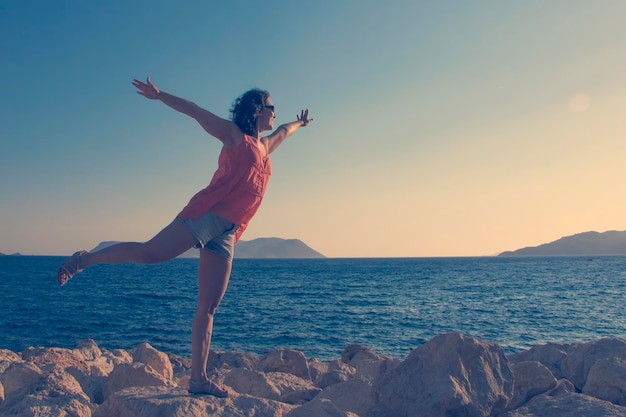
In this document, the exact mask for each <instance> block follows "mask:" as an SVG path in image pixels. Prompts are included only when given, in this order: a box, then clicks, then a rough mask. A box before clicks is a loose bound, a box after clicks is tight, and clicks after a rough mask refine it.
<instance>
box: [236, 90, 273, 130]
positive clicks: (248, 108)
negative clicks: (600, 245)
mask: <svg viewBox="0 0 626 417" xmlns="http://www.w3.org/2000/svg"><path fill="white" fill-rule="evenodd" d="M269 96H270V93H269V92H267V91H265V90H261V89H258V88H253V89H252V90H249V91H246V92H245V93H243V94H242V95H241V96H240V97H238V98H237V99H236V100H235V101H234V102H233V106H232V107H231V108H230V113H231V118H230V120H232V121H233V122H234V123H235V124H236V125H237V126H239V128H240V129H241V130H242V131H243V132H244V133H245V134H246V135H252V136H254V135H256V134H257V131H256V120H257V118H258V117H259V116H260V115H261V112H262V111H263V106H265V103H266V101H267V99H268V98H269Z"/></svg>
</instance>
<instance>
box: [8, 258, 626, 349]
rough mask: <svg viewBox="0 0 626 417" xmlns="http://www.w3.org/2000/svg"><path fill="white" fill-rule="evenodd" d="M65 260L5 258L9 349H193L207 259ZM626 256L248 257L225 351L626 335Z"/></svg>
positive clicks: (218, 344) (220, 334) (523, 342)
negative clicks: (62, 277) (67, 272)
mask: <svg viewBox="0 0 626 417" xmlns="http://www.w3.org/2000/svg"><path fill="white" fill-rule="evenodd" d="M63 260H64V258H59V257H12V256H11V257H9V256H4V257H0V294H1V295H0V297H1V298H0V300H1V306H0V308H1V314H0V349H10V350H13V351H21V350H22V349H24V348H25V347H27V346H58V347H68V348H73V347H74V346H75V344H76V342H78V341H80V340H83V339H87V338H91V339H94V340H95V341H96V342H97V343H98V345H100V346H101V347H105V348H108V349H114V348H121V349H131V348H134V347H136V346H137V345H138V344H139V343H141V342H143V341H147V342H149V343H150V344H152V345H153V346H154V347H156V348H157V349H159V350H163V351H166V352H172V353H175V354H179V355H183V356H189V355H190V332H191V322H192V319H193V314H194V310H195V302H196V298H195V297H196V277H197V276H196V273H197V260H193V259H176V260H173V261H170V262H167V263H164V264H161V265H99V266H96V267H93V268H90V269H88V270H86V271H85V272H83V273H82V274H80V275H77V276H76V277H75V278H74V279H72V280H71V281H70V282H69V283H68V284H67V285H66V286H65V287H58V286H57V284H56V278H55V274H56V270H57V268H58V265H59V264H60V262H61V261H63ZM625 301H626V257H593V258H589V257H555V258H495V257H489V258H432V259H428V258H412V259H312V260H252V259H238V260H235V264H234V269H233V273H232V276H231V281H230V285H229V288H228V291H227V293H226V296H225V298H224V300H223V302H222V304H221V306H220V308H219V310H218V314H217V316H216V321H215V328H214V335H213V346H212V347H213V349H217V350H238V351H245V352H252V353H257V354H263V353H265V352H267V351H268V350H270V349H273V348H278V347H285V348H291V349H297V350H301V351H303V352H304V353H305V355H306V356H307V357H317V358H319V359H320V360H330V359H337V358H339V357H340V356H341V351H342V350H343V348H344V347H345V346H346V345H348V344H350V343H358V344H362V345H365V346H368V347H370V348H372V349H373V350H374V351H376V352H377V353H380V354H385V355H391V356H394V357H398V358H403V357H404V356H406V355H407V354H408V353H409V352H410V350H411V349H413V348H415V347H418V346H420V345H421V344H423V343H424V342H425V341H427V340H429V339H430V338H432V337H434V336H436V335H438V334H441V333H445V332H451V331H458V332H463V333H465V334H468V335H471V336H474V337H478V338H481V339H484V340H488V341H490V342H494V343H497V344H499V345H501V346H503V347H504V348H505V350H506V351H507V352H513V351H519V350H522V349H527V348H529V347H531V346H532V345H535V344H540V343H544V342H548V341H552V342H560V343H571V342H575V341H589V340H595V339H598V338H600V337H605V336H606V337H626V314H625V310H624V306H625V304H626V303H625Z"/></svg>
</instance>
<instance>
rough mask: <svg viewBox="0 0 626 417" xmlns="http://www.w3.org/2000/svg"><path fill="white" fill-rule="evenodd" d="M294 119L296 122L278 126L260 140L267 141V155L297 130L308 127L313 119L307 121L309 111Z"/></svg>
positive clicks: (302, 112) (303, 111)
mask: <svg viewBox="0 0 626 417" xmlns="http://www.w3.org/2000/svg"><path fill="white" fill-rule="evenodd" d="M296 119H297V120H296V121H295V122H291V123H286V124H284V125H280V126H278V129H276V130H275V131H274V132H272V133H271V134H270V135H268V136H266V137H264V138H263V139H262V140H264V141H267V149H268V152H269V153H272V152H274V151H275V150H276V149H278V147H279V146H280V145H281V144H282V143H283V142H284V141H285V139H287V138H288V137H289V136H291V135H293V134H294V133H295V132H296V131H297V130H298V129H300V128H301V127H304V126H308V125H309V123H311V122H312V121H313V119H309V109H306V110H302V111H301V112H300V116H297V115H296Z"/></svg>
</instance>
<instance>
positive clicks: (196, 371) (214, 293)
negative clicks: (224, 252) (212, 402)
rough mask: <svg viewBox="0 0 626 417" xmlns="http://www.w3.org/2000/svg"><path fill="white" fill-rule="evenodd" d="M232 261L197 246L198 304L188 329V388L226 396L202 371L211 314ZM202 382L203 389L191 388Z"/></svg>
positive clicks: (216, 304)
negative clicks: (189, 374) (198, 252)
mask: <svg viewBox="0 0 626 417" xmlns="http://www.w3.org/2000/svg"><path fill="white" fill-rule="evenodd" d="M231 269H232V261H229V260H227V259H226V258H223V257H221V256H219V255H217V254H215V253H213V252H211V251H209V250H208V249H201V250H200V265H199V267H198V306H197V308H196V315H195V317H194V320H193V327H192V330H191V381H190V384H189V387H190V392H195V393H205V394H213V395H217V396H227V395H228V392H227V391H226V390H225V389H223V388H221V387H219V386H217V385H215V384H213V383H211V382H208V378H207V374H206V366H207V361H208V359H209V350H210V348H211V335H212V333H213V316H214V315H215V311H216V310H217V307H218V306H219V304H220V302H221V301H222V298H223V297H224V293H225V292H226V287H228V280H229V278H230V271H231ZM199 384H203V385H204V386H203V388H204V389H200V388H197V389H194V385H195V386H196V387H199Z"/></svg>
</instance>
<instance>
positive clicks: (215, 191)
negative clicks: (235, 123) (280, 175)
mask: <svg viewBox="0 0 626 417" xmlns="http://www.w3.org/2000/svg"><path fill="white" fill-rule="evenodd" d="M263 143H264V146H265V155H263V154H262V153H261V150H260V149H259V148H258V147H257V146H256V145H255V143H254V142H253V141H252V138H250V137H249V136H248V135H244V136H243V140H242V141H241V143H240V144H239V145H238V146H235V147H233V148H229V147H226V146H224V147H222V151H221V152H220V156H219V159H218V167H217V171H215V174H213V179H212V180H211V183H210V184H209V186H208V187H206V188H205V189H203V190H201V191H199V192H198V193H197V194H196V195H194V196H193V197H192V198H191V200H189V203H187V206H186V207H185V208H184V209H183V210H182V211H181V212H180V213H179V214H178V216H177V218H189V219H199V218H200V217H202V216H203V215H204V214H205V213H207V212H209V211H210V212H211V213H214V214H217V215H218V216H220V217H222V218H224V219H226V220H228V221H230V222H233V223H235V224H237V225H239V228H238V230H237V233H236V234H235V243H236V242H237V241H238V240H239V237H240V236H241V234H242V233H243V232H244V230H245V229H246V227H247V226H248V223H249V222H250V220H251V219H252V217H253V216H254V214H255V213H256V212H257V210H258V209H259V206H260V205H261V201H262V200H263V195H264V194H265V191H266V190H267V184H268V183H269V179H270V175H271V174H272V163H271V161H270V158H269V152H268V149H267V144H266V143H265V142H263Z"/></svg>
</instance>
